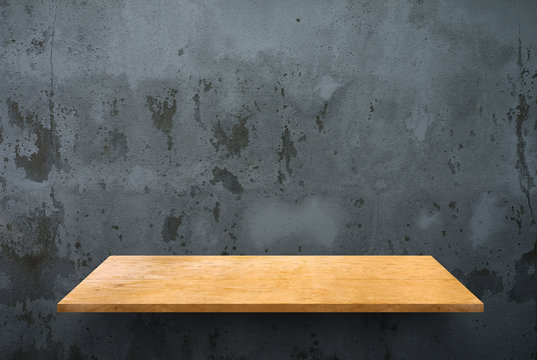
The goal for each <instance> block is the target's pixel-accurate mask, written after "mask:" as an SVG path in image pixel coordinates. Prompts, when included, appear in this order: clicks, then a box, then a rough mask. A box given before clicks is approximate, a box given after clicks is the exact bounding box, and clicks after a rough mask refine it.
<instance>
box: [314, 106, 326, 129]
mask: <svg viewBox="0 0 537 360" xmlns="http://www.w3.org/2000/svg"><path fill="white" fill-rule="evenodd" d="M327 109H328V103H327V102H325V103H324V105H323V109H322V110H321V112H319V114H317V116H315V123H316V124H317V126H318V127H319V132H321V131H322V130H323V127H324V124H323V120H322V119H324V118H325V117H326V110H327Z"/></svg>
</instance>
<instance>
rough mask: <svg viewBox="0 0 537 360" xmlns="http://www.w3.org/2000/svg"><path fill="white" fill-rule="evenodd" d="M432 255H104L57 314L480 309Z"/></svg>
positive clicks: (475, 299) (478, 303) (64, 300)
mask: <svg viewBox="0 0 537 360" xmlns="http://www.w3.org/2000/svg"><path fill="white" fill-rule="evenodd" d="M483 308H484V307H483V303H482V302H481V301H479V299H477V298H476V297H475V296H474V295H473V294H472V293H471V292H470V291H468V289H466V288H465V287H464V286H463V285H462V284H461V283H460V282H459V281H458V280H457V279H455V277H453V276H452V275H451V274H450V273H449V272H448V271H447V270H446V269H445V268H444V267H443V266H442V265H440V264H439V263H438V262H437V261H436V260H435V259H434V258H433V257H432V256H110V257H108V258H107V259H106V260H105V261H104V262H103V263H102V264H101V265H99V267H97V268H96V269H95V270H94V271H93V272H92V273H91V274H90V275H89V276H88V277H87V278H86V279H84V281H82V282H81V283H80V284H79V285H78V286H77V287H75V288H74V289H73V291H71V292H70V293H69V294H68V295H67V296H66V297H65V298H63V299H62V300H61V301H60V302H59V303H58V311H59V312H482V311H483V310H484V309H483Z"/></svg>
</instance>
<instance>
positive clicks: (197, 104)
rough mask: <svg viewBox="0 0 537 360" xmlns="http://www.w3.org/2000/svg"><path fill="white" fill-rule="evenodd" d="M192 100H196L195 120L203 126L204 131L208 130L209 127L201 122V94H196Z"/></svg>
mask: <svg viewBox="0 0 537 360" xmlns="http://www.w3.org/2000/svg"><path fill="white" fill-rule="evenodd" d="M192 100H194V120H195V121H196V122H197V123H198V124H199V125H200V126H201V128H202V129H206V128H207V126H206V125H205V124H204V123H203V122H202V121H201V109H200V94H199V93H195V94H194V97H193V98H192Z"/></svg>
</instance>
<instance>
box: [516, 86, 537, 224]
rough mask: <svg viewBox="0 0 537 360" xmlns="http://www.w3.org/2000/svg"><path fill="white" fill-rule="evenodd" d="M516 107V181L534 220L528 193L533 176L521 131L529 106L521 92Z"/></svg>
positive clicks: (531, 185)
mask: <svg viewBox="0 0 537 360" xmlns="http://www.w3.org/2000/svg"><path fill="white" fill-rule="evenodd" d="M516 109H517V110H518V113H517V116H516V122H515V132H516V137H517V145H516V154H517V162H516V168H517V169H518V181H519V184H520V190H521V191H522V193H523V194H524V196H525V197H526V200H527V202H528V208H529V209H530V214H531V218H532V220H533V221H534V219H533V207H532V204H531V194H530V193H531V189H532V188H533V187H534V186H535V184H534V183H533V177H532V176H531V175H530V171H529V169H528V163H527V161H526V141H525V140H524V136H523V133H522V128H523V126H524V122H525V121H526V120H528V113H529V110H530V106H529V104H528V102H527V101H526V97H525V96H524V95H522V94H519V95H518V105H517V107H516Z"/></svg>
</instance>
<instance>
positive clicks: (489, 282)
mask: <svg viewBox="0 0 537 360" xmlns="http://www.w3.org/2000/svg"><path fill="white" fill-rule="evenodd" d="M453 275H454V276H455V277H456V278H457V279H458V280H460V281H461V282H463V283H464V284H465V285H466V286H467V287H468V289H469V290H470V291H471V292H472V293H474V294H475V295H476V296H477V297H478V298H480V300H483V296H484V295H486V294H487V292H490V295H495V294H499V293H501V292H503V289H504V287H503V277H502V276H501V275H499V274H498V273H497V272H496V271H490V270H488V269H480V270H477V269H474V270H473V271H471V272H470V273H469V274H464V273H463V272H462V270H460V269H455V270H454V271H453Z"/></svg>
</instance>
